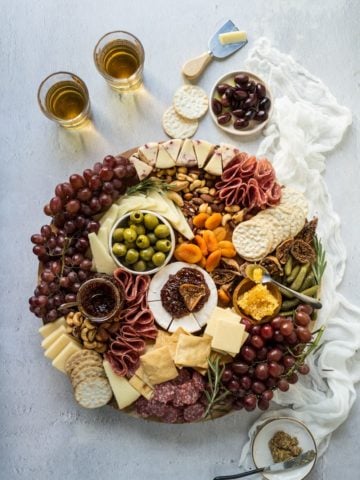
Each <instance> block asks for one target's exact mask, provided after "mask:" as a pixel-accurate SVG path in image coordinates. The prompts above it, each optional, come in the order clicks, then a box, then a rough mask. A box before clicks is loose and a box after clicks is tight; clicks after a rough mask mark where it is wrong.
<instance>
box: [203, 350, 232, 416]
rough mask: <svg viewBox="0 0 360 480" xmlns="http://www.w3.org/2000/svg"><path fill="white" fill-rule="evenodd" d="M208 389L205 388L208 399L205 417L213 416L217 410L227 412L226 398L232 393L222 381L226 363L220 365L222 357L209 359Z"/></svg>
mask: <svg viewBox="0 0 360 480" xmlns="http://www.w3.org/2000/svg"><path fill="white" fill-rule="evenodd" d="M208 364H209V368H208V373H207V375H208V382H209V383H208V389H207V390H205V396H206V399H207V401H208V405H207V408H206V411H205V413H204V418H207V417H211V418H212V417H213V414H214V413H215V412H227V411H228V410H229V406H227V405H226V403H225V402H224V400H225V399H226V397H227V396H228V395H230V392H229V390H227V389H226V388H225V387H224V385H223V384H222V382H221V377H222V374H223V373H224V370H225V365H223V366H222V367H221V366H220V358H216V360H215V361H214V362H212V361H211V360H210V359H209V361H208Z"/></svg>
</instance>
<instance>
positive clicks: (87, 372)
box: [71, 367, 106, 388]
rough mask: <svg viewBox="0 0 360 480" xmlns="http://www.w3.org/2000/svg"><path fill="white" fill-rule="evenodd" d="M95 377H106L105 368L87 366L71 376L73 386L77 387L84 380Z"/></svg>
mask: <svg viewBox="0 0 360 480" xmlns="http://www.w3.org/2000/svg"><path fill="white" fill-rule="evenodd" d="M93 377H102V378H106V374H105V370H104V369H103V368H100V367H87V368H85V369H83V370H81V371H80V372H78V373H77V374H76V375H75V376H72V377H71V383H72V386H73V387H74V388H76V387H77V386H78V385H79V383H80V382H82V381H83V380H86V379H87V378H93Z"/></svg>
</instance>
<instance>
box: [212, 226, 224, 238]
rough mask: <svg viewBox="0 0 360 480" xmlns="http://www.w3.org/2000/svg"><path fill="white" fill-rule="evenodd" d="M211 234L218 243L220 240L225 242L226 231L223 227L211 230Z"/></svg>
mask: <svg viewBox="0 0 360 480" xmlns="http://www.w3.org/2000/svg"><path fill="white" fill-rule="evenodd" d="M213 232H214V234H215V237H216V240H217V241H218V242H221V241H222V240H225V238H226V235H227V231H226V228H225V227H217V228H215V230H213Z"/></svg>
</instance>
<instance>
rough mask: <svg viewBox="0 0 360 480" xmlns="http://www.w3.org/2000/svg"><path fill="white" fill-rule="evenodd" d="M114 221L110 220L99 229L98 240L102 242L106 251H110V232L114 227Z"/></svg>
mask: <svg viewBox="0 0 360 480" xmlns="http://www.w3.org/2000/svg"><path fill="white" fill-rule="evenodd" d="M113 223H114V222H113V221H112V219H111V218H108V219H107V220H106V221H105V222H104V223H103V224H102V225H101V227H100V228H99V231H98V233H97V236H98V239H99V240H100V242H101V243H102V244H103V245H104V247H105V248H106V250H108V248H109V247H108V245H109V235H110V230H111V229H112V226H113Z"/></svg>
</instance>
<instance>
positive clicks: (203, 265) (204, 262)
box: [197, 257, 206, 268]
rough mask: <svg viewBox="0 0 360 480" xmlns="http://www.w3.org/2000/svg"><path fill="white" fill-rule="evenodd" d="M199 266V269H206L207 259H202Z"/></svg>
mask: <svg viewBox="0 0 360 480" xmlns="http://www.w3.org/2000/svg"><path fill="white" fill-rule="evenodd" d="M197 264H198V265H199V267H201V268H205V265H206V258H205V257H201V260H200V262H197Z"/></svg>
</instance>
